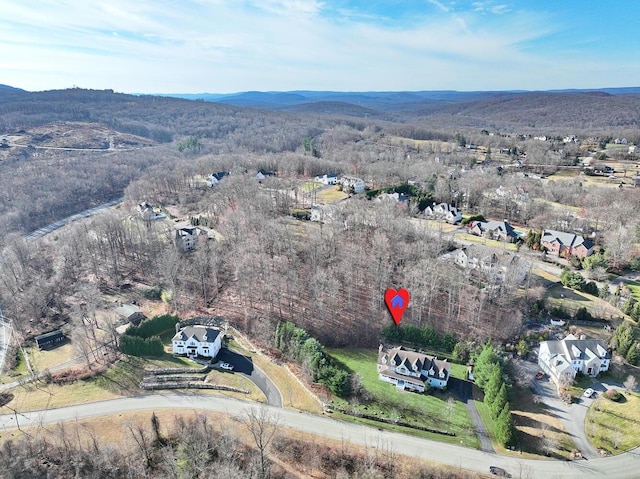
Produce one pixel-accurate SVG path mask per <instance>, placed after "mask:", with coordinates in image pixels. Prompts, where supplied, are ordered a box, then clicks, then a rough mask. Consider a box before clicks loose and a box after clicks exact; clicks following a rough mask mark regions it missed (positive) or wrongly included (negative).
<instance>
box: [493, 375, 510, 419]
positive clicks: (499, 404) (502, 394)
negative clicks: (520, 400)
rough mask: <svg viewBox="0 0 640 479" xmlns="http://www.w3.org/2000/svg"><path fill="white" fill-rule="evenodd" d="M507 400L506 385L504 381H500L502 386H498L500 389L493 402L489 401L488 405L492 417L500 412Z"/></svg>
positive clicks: (495, 416)
mask: <svg viewBox="0 0 640 479" xmlns="http://www.w3.org/2000/svg"><path fill="white" fill-rule="evenodd" d="M508 402H509V398H508V397H507V385H506V384H505V383H502V386H500V390H499V391H498V394H497V395H496V397H495V399H494V400H493V403H491V405H490V406H489V408H490V409H491V415H492V416H493V417H494V419H495V418H497V417H498V416H499V415H500V414H501V413H502V410H503V409H504V406H505V404H507V403H508Z"/></svg>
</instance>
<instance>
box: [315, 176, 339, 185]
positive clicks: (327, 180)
mask: <svg viewBox="0 0 640 479" xmlns="http://www.w3.org/2000/svg"><path fill="white" fill-rule="evenodd" d="M315 182H316V183H322V184H323V185H337V184H338V175H331V174H330V175H322V176H316V178H315Z"/></svg>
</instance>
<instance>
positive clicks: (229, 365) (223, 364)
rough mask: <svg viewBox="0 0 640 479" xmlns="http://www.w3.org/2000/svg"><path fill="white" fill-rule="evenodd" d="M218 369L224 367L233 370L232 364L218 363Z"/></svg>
mask: <svg viewBox="0 0 640 479" xmlns="http://www.w3.org/2000/svg"><path fill="white" fill-rule="evenodd" d="M220 369H225V370H226V371H233V364H229V363H220Z"/></svg>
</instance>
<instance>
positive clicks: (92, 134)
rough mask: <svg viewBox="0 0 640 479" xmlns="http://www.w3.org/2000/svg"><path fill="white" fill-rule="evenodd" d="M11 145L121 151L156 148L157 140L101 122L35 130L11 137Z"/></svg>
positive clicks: (69, 124)
mask: <svg viewBox="0 0 640 479" xmlns="http://www.w3.org/2000/svg"><path fill="white" fill-rule="evenodd" d="M8 139H9V140H10V141H11V143H15V144H18V145H25V146H26V145H32V146H39V147H48V148H79V149H98V150H120V149H127V148H142V147H146V146H153V145H155V144H156V142H155V141H153V140H150V139H148V138H143V137H141V136H136V135H131V134H128V133H121V132H118V131H115V130H112V129H110V128H107V127H106V126H104V125H100V124H98V123H76V122H69V123H55V124H49V125H43V126H37V127H32V128H29V129H26V130H23V132H21V133H20V134H16V135H12V136H11V137H10V138H8Z"/></svg>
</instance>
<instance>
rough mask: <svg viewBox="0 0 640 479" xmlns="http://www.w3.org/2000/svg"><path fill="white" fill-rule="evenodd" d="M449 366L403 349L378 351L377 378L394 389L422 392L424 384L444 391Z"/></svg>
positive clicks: (446, 363) (441, 360)
mask: <svg viewBox="0 0 640 479" xmlns="http://www.w3.org/2000/svg"><path fill="white" fill-rule="evenodd" d="M449 368H450V364H449V363H448V362H447V360H446V359H438V358H435V357H432V356H428V355H426V354H422V353H418V352H415V351H408V350H406V349H404V348H403V347H396V348H392V349H389V350H385V349H384V348H383V346H382V345H380V348H379V350H378V377H379V378H380V381H384V382H387V383H391V384H394V385H395V386H396V388H398V389H402V390H409V391H418V392H422V391H424V390H425V384H429V386H431V387H434V388H438V389H444V388H445V387H447V381H449Z"/></svg>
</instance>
